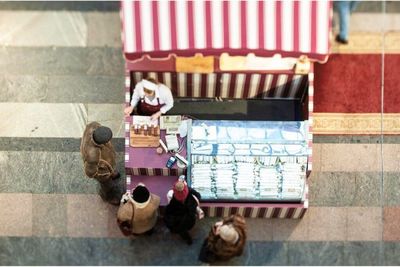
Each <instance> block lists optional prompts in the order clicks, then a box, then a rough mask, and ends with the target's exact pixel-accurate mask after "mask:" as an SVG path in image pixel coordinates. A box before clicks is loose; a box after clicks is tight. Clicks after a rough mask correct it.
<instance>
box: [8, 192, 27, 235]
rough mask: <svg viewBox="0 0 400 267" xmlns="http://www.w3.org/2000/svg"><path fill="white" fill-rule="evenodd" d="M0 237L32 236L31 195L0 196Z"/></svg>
mask: <svg viewBox="0 0 400 267" xmlns="http://www.w3.org/2000/svg"><path fill="white" fill-rule="evenodd" d="M0 236H32V194H7V193H6V194H0Z"/></svg>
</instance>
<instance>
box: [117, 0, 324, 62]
mask: <svg viewBox="0 0 400 267" xmlns="http://www.w3.org/2000/svg"><path fill="white" fill-rule="evenodd" d="M331 8H332V4H331V2H330V1H329V0H318V1H310V0H300V1H290V0H283V1H278V0H269V1H251V0H249V1H233V0H232V1H220V0H213V1H202V0H196V1H185V0H181V1H130V0H125V1H122V5H121V18H122V23H123V36H122V38H123V42H124V52H125V55H126V58H127V59H128V60H131V59H136V58H138V57H141V56H142V55H143V54H149V55H150V56H152V57H164V56H167V55H168V54H171V53H175V54H177V55H178V56H189V55H193V54H195V53H203V54H204V55H220V54H221V53H222V52H228V53H229V54H230V55H246V54H247V53H255V54H256V55H259V56H270V55H273V54H275V53H280V54H281V55H283V56H293V57H298V56H300V55H307V56H308V57H309V58H310V59H311V60H315V61H325V60H326V59H327V55H328V53H329V48H330V47H329V33H330V28H331V17H332V12H331Z"/></svg>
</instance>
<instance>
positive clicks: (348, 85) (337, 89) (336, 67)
mask: <svg viewBox="0 0 400 267" xmlns="http://www.w3.org/2000/svg"><path fill="white" fill-rule="evenodd" d="M399 66H400V55H399V54H388V55H385V88H384V90H385V91H384V92H385V95H384V97H385V98H384V99H385V103H384V112H385V113H400V105H398V103H399V102H400V95H399V92H400V90H399V89H400V88H399V84H400V75H398V73H399V70H398V69H399ZM381 67H382V64H381V55H377V54H361V55H360V54H357V55H354V54H332V55H331V56H330V57H329V60H328V62H327V63H326V64H316V66H315V92H314V111H315V112H329V113H380V111H381Z"/></svg>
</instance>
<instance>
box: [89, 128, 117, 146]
mask: <svg viewBox="0 0 400 267" xmlns="http://www.w3.org/2000/svg"><path fill="white" fill-rule="evenodd" d="M111 138H112V131H111V129H110V128H108V127H104V126H100V127H98V128H96V130H94V132H93V140H94V141H95V142H96V143H97V144H99V145H102V144H105V143H107V142H108V141H110V140H111Z"/></svg>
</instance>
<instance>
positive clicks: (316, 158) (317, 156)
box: [312, 143, 322, 172]
mask: <svg viewBox="0 0 400 267" xmlns="http://www.w3.org/2000/svg"><path fill="white" fill-rule="evenodd" d="M321 150H322V144H316V143H313V145H312V161H313V162H312V164H313V166H312V167H313V168H312V171H313V172H314V171H317V172H319V171H321V165H322V162H321V156H322V155H321V152H322V151H321Z"/></svg>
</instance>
